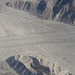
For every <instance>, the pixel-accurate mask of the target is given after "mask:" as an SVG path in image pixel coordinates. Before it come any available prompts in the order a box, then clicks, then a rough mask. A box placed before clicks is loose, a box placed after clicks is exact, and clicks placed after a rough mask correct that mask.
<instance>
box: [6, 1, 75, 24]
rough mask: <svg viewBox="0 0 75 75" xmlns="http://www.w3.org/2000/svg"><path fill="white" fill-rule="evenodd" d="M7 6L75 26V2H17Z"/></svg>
mask: <svg viewBox="0 0 75 75" xmlns="http://www.w3.org/2000/svg"><path fill="white" fill-rule="evenodd" d="M6 5H7V6H9V7H13V8H15V9H20V10H24V11H28V12H29V13H31V14H33V15H36V16H38V17H40V18H44V19H50V20H56V21H60V22H64V23H68V24H75V0H56V1H54V0H40V1H39V0H35V1H33V0H31V1H30V0H26V1H23V0H16V1H12V2H7V3H6Z"/></svg>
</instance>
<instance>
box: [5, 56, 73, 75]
mask: <svg viewBox="0 0 75 75" xmlns="http://www.w3.org/2000/svg"><path fill="white" fill-rule="evenodd" d="M6 61H7V63H8V64H9V65H10V67H11V68H13V69H14V70H15V71H16V72H17V73H18V74H20V75H72V74H71V73H69V72H68V71H67V70H65V69H63V68H62V67H61V66H59V65H57V64H55V63H52V62H50V61H49V60H45V59H42V58H39V57H33V56H21V55H18V56H12V57H10V58H8V59H7V60H6Z"/></svg>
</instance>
